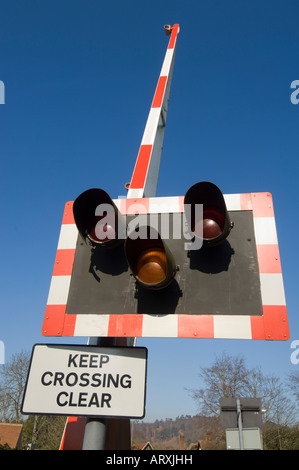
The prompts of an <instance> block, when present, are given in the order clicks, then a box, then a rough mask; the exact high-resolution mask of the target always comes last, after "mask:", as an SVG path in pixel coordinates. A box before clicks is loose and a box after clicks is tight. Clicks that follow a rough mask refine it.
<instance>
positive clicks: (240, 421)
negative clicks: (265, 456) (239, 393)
mask: <svg viewBox="0 0 299 470" xmlns="http://www.w3.org/2000/svg"><path fill="white" fill-rule="evenodd" d="M237 420H238V431H239V442H240V450H244V442H243V427H242V412H241V403H240V398H237Z"/></svg>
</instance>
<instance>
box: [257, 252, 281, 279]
mask: <svg viewBox="0 0 299 470" xmlns="http://www.w3.org/2000/svg"><path fill="white" fill-rule="evenodd" d="M256 250H257V257H258V263H259V271H260V273H281V264H280V256H279V249H278V245H257V246H256Z"/></svg>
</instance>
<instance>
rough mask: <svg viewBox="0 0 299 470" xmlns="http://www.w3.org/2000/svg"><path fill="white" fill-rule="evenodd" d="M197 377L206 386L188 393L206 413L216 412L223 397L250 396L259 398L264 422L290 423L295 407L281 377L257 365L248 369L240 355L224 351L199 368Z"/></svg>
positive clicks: (209, 414)
mask: <svg viewBox="0 0 299 470" xmlns="http://www.w3.org/2000/svg"><path fill="white" fill-rule="evenodd" d="M200 377H201V378H202V379H203V381H204V383H205V385H206V387H205V388H201V389H198V390H191V396H192V397H193V398H194V399H195V400H196V401H198V403H199V407H200V411H201V413H203V414H204V415H206V416H216V415H218V414H219V411H220V409H219V401H220V398H222V397H236V398H237V397H239V398H241V397H252V398H261V400H262V407H263V410H265V412H264V420H265V421H269V420H272V421H274V422H275V423H276V424H278V425H279V426H287V425H288V424H290V423H292V422H293V419H294V406H293V404H292V403H291V401H290V400H289V398H287V396H286V394H285V390H284V386H283V384H282V383H281V380H280V378H278V377H274V376H265V375H264V374H262V372H261V369H260V368H258V367H257V368H254V369H248V368H247V367H246V365H245V361H244V358H243V357H239V356H238V357H231V356H228V355H227V354H223V355H222V356H221V357H217V358H216V360H215V363H214V364H213V365H212V366H211V367H204V368H202V369H201V372H200Z"/></svg>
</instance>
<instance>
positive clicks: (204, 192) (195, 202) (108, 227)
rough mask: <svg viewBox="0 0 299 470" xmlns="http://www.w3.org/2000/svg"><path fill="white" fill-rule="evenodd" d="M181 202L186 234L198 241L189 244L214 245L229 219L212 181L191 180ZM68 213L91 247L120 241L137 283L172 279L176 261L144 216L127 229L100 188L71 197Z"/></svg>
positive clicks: (159, 284)
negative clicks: (186, 229) (70, 210)
mask: <svg viewBox="0 0 299 470" xmlns="http://www.w3.org/2000/svg"><path fill="white" fill-rule="evenodd" d="M184 207H186V209H187V210H186V211H185V214H187V217H186V220H185V223H186V224H187V225H188V227H189V233H191V234H192V236H191V238H192V239H193V241H194V240H196V242H197V241H198V240H200V243H199V244H197V243H196V242H195V243H194V245H193V246H194V247H195V249H199V248H200V247H201V246H202V245H203V246H204V247H205V246H207V247H214V246H217V245H219V244H220V243H222V242H223V241H224V240H225V239H226V238H227V236H228V235H229V233H230V230H231V228H232V222H231V221H230V218H229V214H228V211H227V208H226V205H225V201H224V197H223V194H222V192H221V191H220V189H219V188H218V187H217V186H216V185H215V184H213V183H210V182H199V183H196V184H194V185H193V186H192V187H191V188H189V190H188V191H187V193H186V195H185V198H184ZM198 208H200V209H198ZM196 209H198V210H196ZM73 213H74V219H75V223H76V226H77V228H78V232H79V233H80V235H81V237H82V238H83V240H84V242H85V243H86V244H87V245H88V246H89V247H90V248H91V249H103V250H107V249H108V250H111V249H113V248H115V247H118V246H119V245H120V244H122V245H123V250H124V253H125V257H126V260H127V263H128V267H129V268H130V270H131V273H132V275H133V276H134V278H135V280H136V282H137V283H138V284H139V285H140V286H142V287H143V288H145V289H155V290H159V289H164V288H166V287H167V286H168V285H169V284H170V283H171V282H172V281H173V280H174V278H175V276H176V272H177V270H178V269H179V266H178V265H177V263H176V260H175V257H174V255H173V254H172V252H171V250H170V249H169V247H168V245H167V240H164V239H163V238H162V237H161V234H160V233H159V232H158V230H156V228H155V227H152V226H151V225H149V224H148V222H147V221H146V222H145V223H144V224H143V225H142V226H140V225H138V227H137V230H135V231H133V232H129V233H128V230H127V227H126V224H125V222H124V219H123V217H122V215H121V214H120V212H119V211H118V209H117V207H116V205H115V204H114V202H113V200H112V199H111V198H110V196H109V195H108V194H107V193H106V192H105V191H104V190H103V189H97V188H93V189H89V190H87V191H85V192H83V193H82V194H80V196H78V197H77V199H76V200H75V201H74V205H73ZM167 215H168V214H167ZM167 220H169V217H167ZM135 228H136V227H135ZM167 233H169V232H168V231H167ZM193 246H192V245H191V249H192V250H193V249H194V248H193ZM108 256H109V255H108ZM118 262H119V258H117V257H111V263H116V264H117V263H118ZM110 268H112V266H110ZM115 271H117V266H115ZM112 282H113V280H112Z"/></svg>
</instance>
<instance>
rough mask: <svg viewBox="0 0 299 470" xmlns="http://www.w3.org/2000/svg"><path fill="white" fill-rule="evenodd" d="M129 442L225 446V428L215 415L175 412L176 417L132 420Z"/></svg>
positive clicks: (171, 446) (168, 446)
mask: <svg viewBox="0 0 299 470" xmlns="http://www.w3.org/2000/svg"><path fill="white" fill-rule="evenodd" d="M132 442H133V444H136V445H137V444H143V443H144V444H145V443H146V442H150V443H151V445H152V446H153V448H154V449H156V450H159V449H169V450H174V449H181V448H184V449H185V450H187V449H190V448H191V447H192V446H193V448H196V447H197V444H198V442H200V446H201V448H202V449H225V448H226V445H225V432H224V431H223V429H221V428H220V425H219V419H218V418H208V417H205V416H201V415H196V416H188V415H187V416H179V417H177V418H176V419H165V420H156V421H155V422H154V423H146V422H144V421H134V422H133V423H132Z"/></svg>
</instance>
